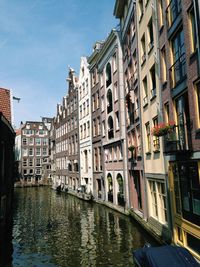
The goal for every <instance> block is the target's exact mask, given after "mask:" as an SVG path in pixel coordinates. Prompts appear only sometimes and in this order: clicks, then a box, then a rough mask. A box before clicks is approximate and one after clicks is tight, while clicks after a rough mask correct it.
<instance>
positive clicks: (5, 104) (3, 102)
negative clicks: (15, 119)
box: [0, 88, 11, 123]
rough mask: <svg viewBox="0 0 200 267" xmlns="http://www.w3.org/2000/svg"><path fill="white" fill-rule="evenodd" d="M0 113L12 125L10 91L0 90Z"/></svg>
mask: <svg viewBox="0 0 200 267" xmlns="http://www.w3.org/2000/svg"><path fill="white" fill-rule="evenodd" d="M0 112H2V113H3V115H4V116H5V118H6V119H7V120H8V121H9V122H10V123H11V102H10V90H8V89H5V88H0Z"/></svg>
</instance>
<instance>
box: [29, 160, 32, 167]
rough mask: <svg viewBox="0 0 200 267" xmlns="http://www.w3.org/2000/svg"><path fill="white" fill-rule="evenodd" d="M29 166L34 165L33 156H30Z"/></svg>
mask: <svg viewBox="0 0 200 267" xmlns="http://www.w3.org/2000/svg"><path fill="white" fill-rule="evenodd" d="M29 167H33V158H29Z"/></svg>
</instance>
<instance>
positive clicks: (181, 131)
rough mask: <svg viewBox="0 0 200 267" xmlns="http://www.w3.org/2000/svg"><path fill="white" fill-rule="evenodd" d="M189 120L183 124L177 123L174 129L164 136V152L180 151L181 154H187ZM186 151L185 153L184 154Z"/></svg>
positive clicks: (189, 130) (188, 146)
mask: <svg viewBox="0 0 200 267" xmlns="http://www.w3.org/2000/svg"><path fill="white" fill-rule="evenodd" d="M190 145H191V122H190V121H188V122H187V123H185V124H179V125H177V126H175V130H174V132H172V133H169V134H167V135H166V136H164V153H166V154H177V153H180V152H184V153H182V155H183V156H184V155H187V153H186V152H190V148H191V146H190ZM185 153H186V154H185Z"/></svg>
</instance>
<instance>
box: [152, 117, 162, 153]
mask: <svg viewBox="0 0 200 267" xmlns="http://www.w3.org/2000/svg"><path fill="white" fill-rule="evenodd" d="M153 126H154V127H156V126H158V117H155V118H153ZM153 148H154V151H159V150H160V139H159V137H158V136H154V137H153Z"/></svg>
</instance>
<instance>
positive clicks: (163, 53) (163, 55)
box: [161, 48, 167, 83]
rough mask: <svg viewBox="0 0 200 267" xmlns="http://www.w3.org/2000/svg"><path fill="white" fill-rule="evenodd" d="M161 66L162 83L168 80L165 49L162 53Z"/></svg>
mask: <svg viewBox="0 0 200 267" xmlns="http://www.w3.org/2000/svg"><path fill="white" fill-rule="evenodd" d="M161 64H162V81H163V83H164V82H165V81H166V80H167V65H166V51H165V48H163V49H162V51H161Z"/></svg>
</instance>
